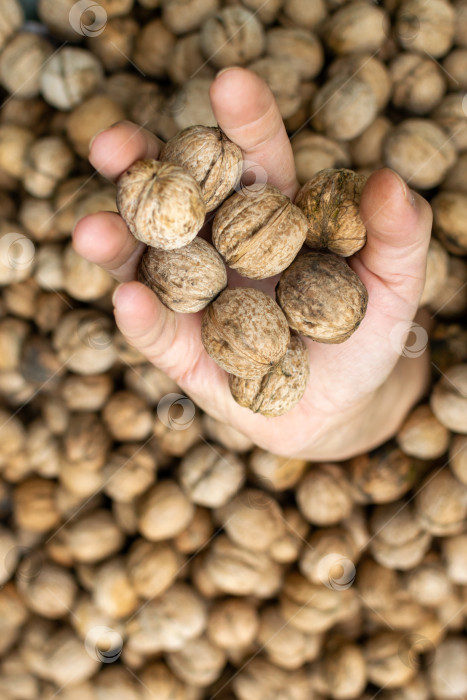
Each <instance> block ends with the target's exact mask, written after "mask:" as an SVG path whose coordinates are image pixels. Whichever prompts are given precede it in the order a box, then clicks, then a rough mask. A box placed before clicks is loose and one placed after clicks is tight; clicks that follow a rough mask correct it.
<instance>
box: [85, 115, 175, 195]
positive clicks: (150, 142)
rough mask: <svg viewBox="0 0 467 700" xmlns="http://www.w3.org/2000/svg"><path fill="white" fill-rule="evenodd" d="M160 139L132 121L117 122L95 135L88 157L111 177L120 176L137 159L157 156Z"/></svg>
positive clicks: (103, 173)
mask: <svg viewBox="0 0 467 700" xmlns="http://www.w3.org/2000/svg"><path fill="white" fill-rule="evenodd" d="M160 148H161V142H160V141H159V139H158V138H157V136H155V135H154V134H151V132H150V131H148V130H147V129H145V128H144V127H142V126H138V125H137V124H132V123H131V122H126V121H123V122H118V124H115V125H114V126H111V127H110V129H105V130H104V131H101V132H100V133H98V134H96V136H94V138H93V140H92V141H91V144H90V147H89V161H90V163H91V165H93V166H94V167H95V169H96V170H97V171H98V172H99V173H100V174H101V175H103V176H104V177H106V178H107V179H108V180H112V181H115V180H117V179H118V178H119V177H120V175H121V174H122V173H124V172H125V170H128V168H129V167H130V166H131V165H133V163H134V162H135V161H136V160H143V159H144V158H157V156H158V155H159V151H160Z"/></svg>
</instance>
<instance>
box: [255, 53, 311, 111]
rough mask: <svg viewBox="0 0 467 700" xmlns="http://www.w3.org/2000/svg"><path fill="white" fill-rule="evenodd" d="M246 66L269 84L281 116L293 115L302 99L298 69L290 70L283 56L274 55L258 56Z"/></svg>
mask: <svg viewBox="0 0 467 700" xmlns="http://www.w3.org/2000/svg"><path fill="white" fill-rule="evenodd" d="M248 67H249V69H250V70H252V71H253V72H254V73H256V74H257V75H259V76H260V78H262V79H263V80H264V81H265V82H266V83H267V84H268V85H269V87H270V89H271V92H272V94H273V95H274V97H275V99H276V102H277V106H278V107H279V111H280V113H281V115H282V118H283V119H287V118H288V117H291V116H292V115H294V114H295V112H296V111H297V110H298V109H299V107H300V106H301V101H302V100H301V95H300V75H299V73H298V71H291V70H290V68H289V66H288V63H286V62H285V61H284V59H283V58H281V57H274V56H266V57H265V58H260V59H259V60H258V61H255V62H254V63H251V64H250V65H249V66H248Z"/></svg>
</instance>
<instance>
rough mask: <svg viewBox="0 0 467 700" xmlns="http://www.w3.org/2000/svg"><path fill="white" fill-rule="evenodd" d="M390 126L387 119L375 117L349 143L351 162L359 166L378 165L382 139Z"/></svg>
mask: <svg viewBox="0 0 467 700" xmlns="http://www.w3.org/2000/svg"><path fill="white" fill-rule="evenodd" d="M391 128H392V124H391V122H390V121H389V119H386V117H376V119H375V120H374V122H372V123H371V124H370V126H369V127H367V128H366V129H365V131H364V132H363V133H362V134H360V136H358V137H357V138H356V139H354V140H353V141H352V142H351V143H350V154H351V156H352V163H353V164H354V165H355V166H357V167H361V168H365V167H372V168H373V167H379V165H380V163H382V162H383V144H384V139H385V138H386V136H387V134H388V133H389V131H390V130H391ZM343 165H346V164H345V163H344V164H343ZM334 167H336V166H334Z"/></svg>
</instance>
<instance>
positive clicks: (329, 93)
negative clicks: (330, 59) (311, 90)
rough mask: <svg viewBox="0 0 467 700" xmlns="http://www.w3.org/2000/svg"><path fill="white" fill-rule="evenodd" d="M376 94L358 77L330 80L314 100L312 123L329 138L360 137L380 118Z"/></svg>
mask: <svg viewBox="0 0 467 700" xmlns="http://www.w3.org/2000/svg"><path fill="white" fill-rule="evenodd" d="M377 109H378V103H377V99H376V95H375V92H374V91H373V90H372V88H371V87H370V85H368V83H366V82H364V81H363V80H361V79H360V78H359V77H358V75H357V76H355V77H352V78H347V77H342V76H336V77H334V78H331V79H330V80H328V81H327V82H326V83H325V84H324V85H323V87H321V88H320V89H319V90H318V92H317V93H316V95H315V96H314V98H313V102H312V110H311V113H312V115H313V116H312V120H311V121H312V124H313V126H314V127H315V129H316V130H317V131H324V132H325V134H326V136H329V138H332V139H337V140H342V141H350V140H351V139H354V138H355V137H356V136H359V135H360V134H361V133H362V132H363V131H365V129H366V128H367V127H368V126H369V125H370V124H371V122H372V121H373V119H374V118H375V117H376V113H377Z"/></svg>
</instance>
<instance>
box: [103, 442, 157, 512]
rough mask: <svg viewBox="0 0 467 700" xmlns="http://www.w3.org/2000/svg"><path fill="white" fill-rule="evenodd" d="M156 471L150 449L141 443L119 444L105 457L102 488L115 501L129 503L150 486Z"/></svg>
mask: <svg viewBox="0 0 467 700" xmlns="http://www.w3.org/2000/svg"><path fill="white" fill-rule="evenodd" d="M156 472H157V464H156V459H155V457H154V454H153V453H152V451H151V450H149V449H148V448H147V447H144V445H141V444H136V445H135V444H125V445H121V446H120V447H119V448H118V449H117V450H116V451H115V452H112V453H111V454H110V455H108V457H107V460H106V464H105V468H104V488H103V490H104V492H105V493H106V495H107V496H109V498H111V499H112V500H113V501H116V502H117V503H131V502H132V501H133V500H134V499H135V498H136V497H137V496H141V494H143V493H144V492H145V491H147V489H148V488H149V487H150V486H152V484H153V483H154V481H155V479H156Z"/></svg>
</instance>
